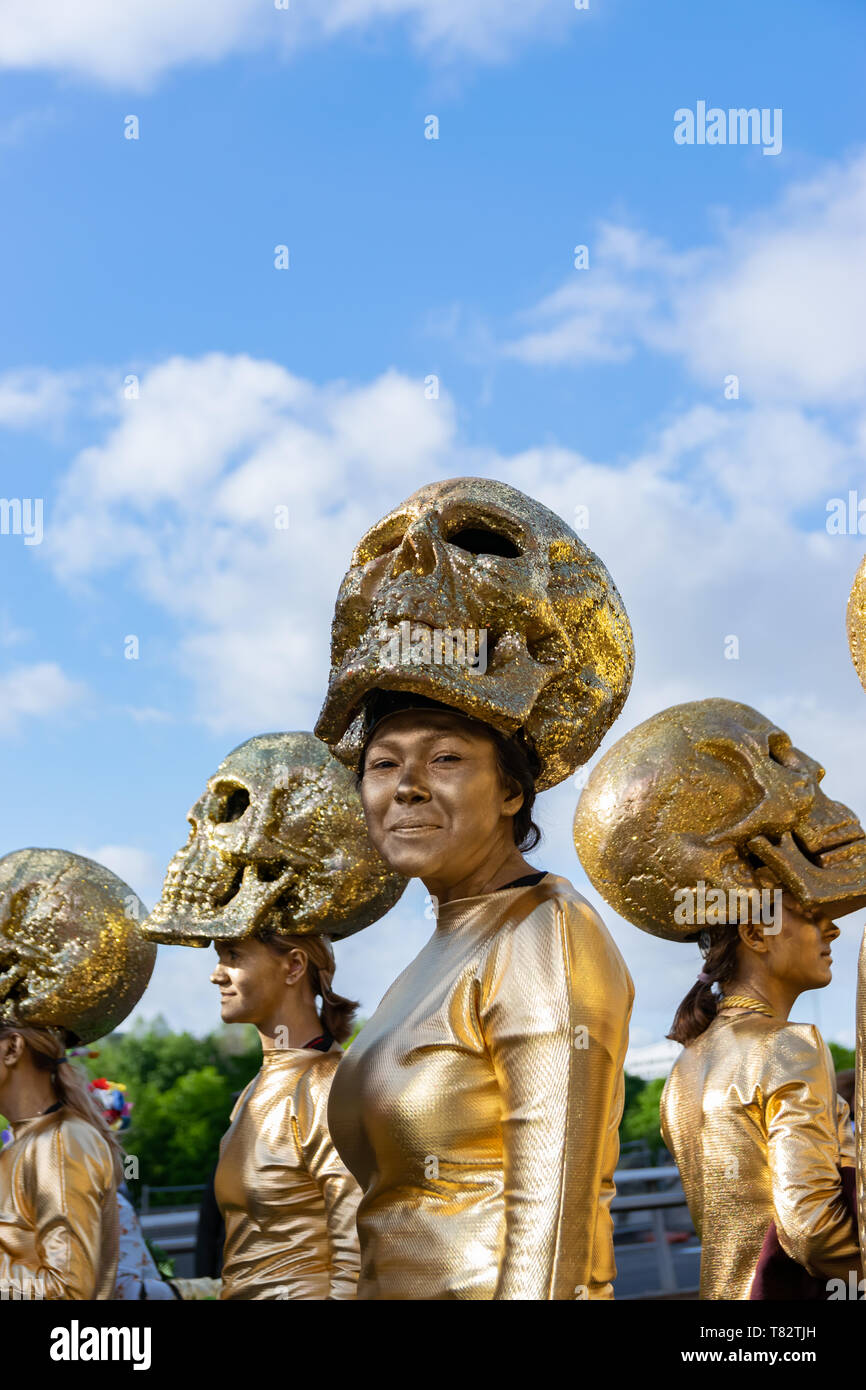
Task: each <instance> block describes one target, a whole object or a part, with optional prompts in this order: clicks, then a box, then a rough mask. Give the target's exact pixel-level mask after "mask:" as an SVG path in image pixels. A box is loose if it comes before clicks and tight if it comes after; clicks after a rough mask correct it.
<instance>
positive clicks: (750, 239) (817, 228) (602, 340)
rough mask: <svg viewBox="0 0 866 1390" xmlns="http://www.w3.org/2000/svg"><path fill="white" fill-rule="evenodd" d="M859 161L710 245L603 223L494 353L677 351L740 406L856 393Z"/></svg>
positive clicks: (570, 356) (831, 402) (603, 358)
mask: <svg viewBox="0 0 866 1390" xmlns="http://www.w3.org/2000/svg"><path fill="white" fill-rule="evenodd" d="M864 239H866V157H864V156H862V155H861V156H860V157H858V158H856V159H853V160H851V161H850V162H849V163H847V164H844V165H839V166H836V167H833V168H831V169H829V170H827V171H825V172H824V173H822V174H821V176H820V177H817V178H815V179H812V180H810V181H809V182H807V183H803V184H799V185H796V186H794V187H793V188H792V189H791V190H790V191H789V192H787V193H786V194H785V195H783V196H782V197H781V198H780V199H779V201H778V202H777V203H776V205H775V206H773V207H772V208H771V209H770V210H769V211H767V212H765V213H762V214H761V215H760V216H754V217H749V218H744V219H742V220H741V221H739V222H732V223H731V224H730V225H728V226H727V228H726V229H725V230H724V231H722V232H721V233H720V236H719V238H718V240H717V241H715V242H714V243H712V244H710V245H707V246H702V247H696V248H692V249H690V250H687V251H684V252H675V251H672V250H670V249H669V248H667V247H665V246H664V245H663V244H662V243H660V242H658V241H656V240H653V239H651V238H649V237H647V236H646V235H644V234H643V233H641V232H639V231H634V230H631V229H628V228H623V227H614V226H610V225H608V224H602V225H601V226H600V228H599V231H598V235H597V237H596V239H595V242H594V244H593V245H591V247H590V268H589V269H588V270H575V271H574V272H573V273H572V275H571V277H570V278H569V279H568V280H567V281H566V282H565V283H564V284H563V285H562V286H561V287H560V288H559V289H558V290H556V291H555V292H554V293H553V294H550V295H548V296H547V297H546V298H545V299H543V300H542V301H541V302H540V303H539V304H538V305H537V306H535V308H534V309H532V310H530V311H528V312H527V313H526V314H524V315H523V319H524V322H526V324H527V328H526V330H525V331H523V332H522V333H521V334H520V335H519V336H518V337H516V338H514V339H513V340H511V341H510V342H508V343H506V344H505V346H504V348H503V351H504V352H505V354H506V355H508V356H511V357H516V358H518V359H519V360H521V361H524V362H528V363H532V364H534V365H551V364H557V363H573V364H579V363H582V362H586V361H599V362H614V361H621V360H624V359H625V358H627V357H629V356H630V355H631V354H632V353H633V352H634V351H635V349H636V348H637V347H645V348H649V349H651V350H653V351H656V352H662V353H668V354H671V355H673V356H676V357H679V358H681V359H682V361H683V363H684V365H685V367H686V369H687V370H688V371H689V372H691V373H692V374H693V375H694V376H695V377H696V378H697V379H699V380H700V381H702V382H704V383H707V384H714V385H716V386H717V388H718V391H719V394H721V389H722V381H723V378H724V377H725V376H726V375H728V374H729V373H734V374H736V375H737V376H738V377H739V378H740V392H741V396H742V397H743V398H746V397H748V398H749V399H750V400H762V401H764V402H768V401H771V400H774V401H777V402H792V403H796V404H798V405H803V404H805V405H817V406H831V407H839V406H848V405H851V404H854V403H857V402H859V401H861V400H862V399H863V396H864V394H866V334H864V332H863V323H864V321H866V276H864V274H863V268H862V266H863V244H864Z"/></svg>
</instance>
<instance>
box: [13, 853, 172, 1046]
mask: <svg viewBox="0 0 866 1390" xmlns="http://www.w3.org/2000/svg"><path fill="white" fill-rule="evenodd" d="M143 916H144V909H143V908H142V906H141V903H140V902H139V899H138V898H137V896H136V894H135V893H133V891H132V889H131V888H130V887H129V886H128V885H127V884H125V883H124V882H123V880H122V879H119V878H118V877H117V876H116V875H115V874H113V873H112V872H111V870H110V869H105V868H103V866H102V865H101V864H95V863H94V862H93V860H91V859H84V858H82V856H81V855H78V854H70V853H68V852H67V851H65V850H59V849H20V850H16V851H15V853H14V854H7V855H5V857H4V858H3V859H0V1022H2V1023H17V1024H21V1025H32V1026H36V1027H43V1028H61V1029H64V1030H65V1031H66V1032H67V1033H69V1034H71V1035H73V1036H74V1037H75V1038H77V1039H78V1040H79V1041H80V1042H83V1043H87V1042H94V1041H95V1040H96V1039H97V1038H102V1037H104V1036H105V1035H106V1034H107V1033H110V1032H111V1030H112V1029H113V1028H117V1027H118V1026H119V1025H120V1024H121V1023H122V1022H123V1020H124V1019H125V1018H126V1016H127V1014H129V1013H130V1012H131V1010H132V1009H133V1008H134V1007H135V1005H136V1004H137V1003H138V1001H139V999H140V998H141V996H142V994H143V993H144V991H145V989H146V987H147V983H148V981H149V979H150V976H151V974H152V972H153V967H154V963H155V961H156V947H155V946H153V945H152V944H151V943H150V942H149V941H146V940H145V939H144V937H143V936H142V934H141V927H140V925H139V921H140V919H141V918H142V917H143Z"/></svg>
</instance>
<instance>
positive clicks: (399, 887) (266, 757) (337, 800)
mask: <svg viewBox="0 0 866 1390" xmlns="http://www.w3.org/2000/svg"><path fill="white" fill-rule="evenodd" d="M187 819H188V821H189V823H190V827H191V829H190V835H189V839H188V841H187V843H186V845H184V847H183V848H182V849H180V850H178V852H177V854H176V855H175V856H174V858H173V859H172V861H171V863H170V864H169V866H168V869H167V871H166V875H165V882H164V884H163V890H162V896H161V898H160V900H159V902H158V903H157V905H156V907H155V908H154V910H153V912H152V913H151V914H150V916H149V917H148V919H147V921H146V922H145V924H144V928H143V930H144V932H145V934H146V935H147V936H148V937H150V938H151V940H153V941H166V942H175V943H180V944H183V945H186V946H206V945H207V944H208V942H209V941H228V940H231V939H237V938H240V937H245V936H250V935H252V934H253V933H254V932H257V931H260V930H263V929H266V928H267V929H273V930H276V931H282V932H285V933H300V934H303V933H308V932H319V933H325V934H327V935H328V936H332V937H343V936H350V935H351V934H352V933H353V932H356V931H360V930H361V928H362V927H367V926H369V925H370V923H371V922H375V921H377V920H378V919H379V918H380V917H382V916H383V915H384V914H385V913H386V912H387V911H388V910H389V909H390V908H391V907H393V906H394V904H395V903H396V901H397V899H398V898H399V897H400V894H401V893H402V892H403V889H404V888H405V886H406V880H405V879H404V878H402V877H401V876H400V875H399V874H395V873H394V872H393V871H392V870H391V869H389V868H388V867H387V865H386V864H385V863H384V862H383V860H382V859H380V857H379V855H378V854H377V853H376V851H375V850H374V849H373V846H372V845H371V844H370V841H369V840H368V838H367V831H366V826H365V824H364V815H363V811H362V809H361V802H360V798H359V797H358V794H357V791H356V790H355V784H354V778H353V777H352V775H351V773H349V772H347V770H346V769H345V768H344V767H343V766H342V765H341V764H340V763H338V762H337V761H336V759H334V758H332V757H331V755H330V753H329V752H328V749H327V748H326V747H325V745H324V744H323V743H321V742H320V741H319V740H318V739H317V738H314V736H313V735H312V734H308V733H281V734H261V735H259V736H258V737H257V738H251V739H249V741H248V742H247V743H242V744H241V745H240V747H239V748H236V749H235V750H234V752H232V753H230V754H229V755H228V757H227V758H225V759H224V761H223V762H222V763H221V764H220V766H219V768H218V769H217V771H216V773H215V774H214V776H213V777H211V779H210V781H209V782H208V784H207V787H206V789H205V792H204V794H203V796H201V797H200V798H199V800H198V801H197V802H196V803H195V805H194V806H193V808H192V810H191V811H190V813H189V815H188V817H187Z"/></svg>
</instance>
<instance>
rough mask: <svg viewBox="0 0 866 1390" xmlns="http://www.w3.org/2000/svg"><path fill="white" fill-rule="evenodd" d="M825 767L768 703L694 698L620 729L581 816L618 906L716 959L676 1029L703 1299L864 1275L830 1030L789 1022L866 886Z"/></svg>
mask: <svg viewBox="0 0 866 1390" xmlns="http://www.w3.org/2000/svg"><path fill="white" fill-rule="evenodd" d="M823 776H824V769H823V768H822V767H821V766H820V765H819V764H818V763H817V762H816V761H815V760H814V759H813V758H810V757H809V756H808V755H807V754H805V753H803V752H801V751H800V749H798V748H795V747H793V746H792V743H791V740H790V738H789V737H788V735H787V734H786V733H785V732H784V730H782V729H779V728H777V727H776V725H775V724H773V723H772V721H771V720H769V719H767V718H766V717H765V716H764V715H762V714H761V713H760V712H759V711H758V710H755V709H752V708H751V707H750V706H748V705H743V704H739V703H737V702H735V701H732V700H723V699H708V700H695V701H692V702H690V703H687V704H683V705H674V706H672V707H671V708H670V709H667V710H662V711H660V712H659V713H658V714H656V715H653V716H652V717H651V718H650V719H647V720H646V721H645V722H644V723H643V724H639V725H638V726H637V727H636V728H634V729H632V730H631V731H630V732H629V733H628V734H626V735H625V737H624V738H622V739H620V740H619V742H618V743H616V744H614V745H613V747H611V748H610V749H609V750H608V751H607V752H606V753H605V755H604V757H603V758H602V759H601V760H600V762H599V763H598V764H597V765H596V767H595V768H594V769H593V772H592V776H591V777H590V779H589V781H588V783H587V786H586V789H585V791H584V792H583V794H582V795H581V798H580V802H579V804H578V808H577V813H576V815H575V826H574V828H575V843H576V845H577V848H578V853H579V854H580V857H581V859H582V861H583V865H584V868H585V869H586V871H587V873H588V875H589V877H590V879H591V880H592V882H593V883H594V884H595V886H596V887H597V889H598V890H599V892H600V893H602V894H603V895H604V897H605V898H606V899H607V901H608V902H609V903H610V904H611V906H613V907H614V908H615V909H616V910H617V911H618V912H620V913H621V914H622V915H623V916H624V917H626V918H627V919H628V920H629V921H631V922H633V923H634V924H635V926H637V927H640V928H641V929H642V930H643V931H646V932H649V933H650V934H651V935H653V936H655V937H662V938H665V939H667V940H670V941H681V942H686V941H691V942H695V941H697V942H698V944H699V946H700V950H701V953H702V955H703V957H704V962H703V968H702V970H701V972H700V974H699V975H698V978H697V981H696V982H695V984H694V985H693V986H692V988H691V989H690V990H689V992H688V994H687V995H686V997H685V998H684V999H683V1001H682V1003H681V1004H680V1006H679V1008H678V1010H677V1013H676V1017H675V1019H674V1023H673V1027H672V1029H671V1032H670V1034H669V1036H670V1037H671V1038H673V1039H674V1040H675V1041H676V1042H679V1043H682V1044H683V1051H682V1052H681V1054H680V1055H679V1057H678V1058H677V1060H676V1062H675V1063H674V1066H673V1069H672V1071H671V1074H670V1076H669V1078H668V1081H667V1083H666V1085H665V1088H664V1091H663V1094H662V1098H661V1126H662V1135H663V1137H664V1140H665V1143H666V1144H667V1146H668V1148H669V1150H670V1152H671V1153H672V1154H673V1157H674V1158H675V1160H676V1162H677V1166H678V1167H679V1170H680V1176H681V1177H682V1183H683V1188H684V1190H685V1195H686V1200H687V1201H688V1205H689V1211H690V1213H691V1217H692V1221H693V1222H694V1226H695V1230H696V1231H697V1233H698V1236H699V1238H700V1240H701V1285H700V1288H701V1298H705V1299H750V1298H751V1299H764V1298H767V1299H769V1298H780V1299H805V1298H809V1299H817V1298H827V1297H830V1296H832V1295H833V1293H834V1291H835V1294H836V1296H837V1297H838V1296H839V1290H840V1289H842V1288H844V1289H845V1290H847V1289H848V1287H849V1286H848V1277H849V1274H851V1273H852V1272H854V1273H855V1275H856V1278H857V1279H859V1272H860V1255H859V1250H858V1242H857V1229H856V1216H855V1193H854V1181H853V1179H854V1166H853V1165H854V1148H853V1137H852V1133H851V1126H850V1123H849V1116H848V1107H847V1105H845V1103H844V1101H842V1100H840V1099H838V1098H837V1095H836V1078H835V1071H834V1068H833V1062H832V1059H831V1056H830V1053H829V1050H828V1048H827V1046H826V1044H825V1042H824V1040H823V1038H822V1037H821V1034H820V1033H819V1031H818V1029H817V1028H815V1027H813V1026H812V1025H811V1024H805V1023H793V1022H791V1021H790V1015H791V1011H792V1009H793V1007H794V1004H795V1003H796V1001H797V999H798V998H799V996H800V995H801V994H802V993H803V992H804V991H805V990H810V989H823V988H824V987H826V985H828V984H829V983H830V978H831V945H832V942H833V941H835V939H836V937H837V936H838V935H839V929H838V927H837V926H836V924H835V921H834V920H833V919H834V916H836V915H839V916H843V915H845V914H846V913H849V912H852V911H854V910H856V909H857V908H859V907H862V906H863V904H864V903H866V837H864V835H863V830H862V828H861V826H860V825H859V823H858V821H857V818H856V816H855V815H854V813H853V812H852V811H850V810H849V809H848V807H846V806H842V805H841V804H840V803H839V802H835V801H831V800H830V799H829V798H828V797H827V796H826V795H825V794H824V792H823V791H822V789H821V787H820V785H819V784H820V781H821V779H822V778H823ZM806 847H808V848H806ZM831 1280H839V1281H841V1282H840V1283H839V1284H837V1285H831V1284H829V1282H828V1281H831ZM855 1282H856V1280H855ZM842 1296H843V1297H844V1296H847V1295H846V1294H845V1293H843V1294H842Z"/></svg>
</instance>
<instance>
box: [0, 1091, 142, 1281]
mask: <svg viewBox="0 0 866 1390" xmlns="http://www.w3.org/2000/svg"><path fill="white" fill-rule="evenodd" d="M10 1128H11V1130H12V1134H13V1141H12V1143H11V1144H8V1145H7V1146H6V1147H5V1148H4V1149H3V1150H2V1152H0V1290H2V1291H3V1296H4V1297H5V1298H15V1297H18V1298H23V1299H28V1298H39V1299H93V1298H97V1299H112V1298H113V1297H114V1282H115V1276H116V1273H117V1199H116V1197H115V1184H114V1169H113V1166H112V1158H111V1150H110V1149H109V1146H108V1144H107V1142H106V1141H105V1139H103V1138H102V1136H101V1135H100V1134H99V1132H98V1130H96V1129H95V1128H94V1126H93V1125H90V1124H88V1123H87V1121H86V1120H80V1119H79V1118H78V1117H77V1116H76V1115H73V1114H71V1113H70V1112H69V1111H68V1110H66V1109H65V1108H61V1109H60V1110H55V1111H52V1112H51V1113H50V1114H48V1115H40V1116H38V1117H37V1118H36V1119H33V1120H21V1121H19V1122H18V1123H17V1124H12V1125H10Z"/></svg>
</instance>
